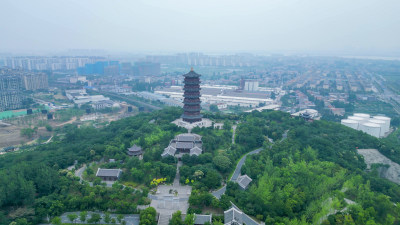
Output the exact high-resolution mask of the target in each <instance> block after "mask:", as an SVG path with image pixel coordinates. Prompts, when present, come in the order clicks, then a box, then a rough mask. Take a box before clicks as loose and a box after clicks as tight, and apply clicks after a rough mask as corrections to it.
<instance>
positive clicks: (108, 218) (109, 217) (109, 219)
mask: <svg viewBox="0 0 400 225" xmlns="http://www.w3.org/2000/svg"><path fill="white" fill-rule="evenodd" d="M104 222H106V223H110V222H111V216H110V213H109V212H106V213H105V215H104Z"/></svg>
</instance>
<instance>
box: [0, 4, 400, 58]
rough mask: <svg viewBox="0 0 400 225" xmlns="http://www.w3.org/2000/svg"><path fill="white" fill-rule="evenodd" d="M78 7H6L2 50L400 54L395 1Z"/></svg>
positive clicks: (0, 11) (2, 11) (2, 15)
mask: <svg viewBox="0 0 400 225" xmlns="http://www.w3.org/2000/svg"><path fill="white" fill-rule="evenodd" d="M73 3H74V4H72V2H63V1H61V2H53V1H48V0H40V1H35V2H31V1H25V0H18V1H5V2H3V7H2V8H1V9H0V19H1V20H0V21H1V22H0V27H1V28H2V30H3V32H2V33H3V35H2V36H1V37H0V43H1V44H0V52H8V53H14V54H39V53H42V52H43V53H52V54H56V53H62V52H66V51H67V50H68V49H104V51H105V52H111V53H143V52H156V53H160V52H192V51H202V52H218V53H232V52H253V53H266V54H268V53H269V54H271V53H281V54H315V55H356V56H394V57H396V56H400V43H399V42H398V41H397V40H399V39H400V31H399V30H400V29H398V28H399V27H398V24H399V22H400V18H399V17H398V16H397V9H399V8H400V3H399V2H397V1H384V2H381V1H376V0H368V1H351V2H349V1H343V0H340V1H324V2H323V3H322V2H320V1H315V0H311V1H307V2H300V1H295V0H291V1H285V2H278V1H258V0H257V1H251V2H246V3H245V2H243V1H225V0H224V1H218V2H214V1H201V2H182V3H180V2H178V1H175V0H173V1H168V2H163V1H156V0H150V1H137V2H128V1H84V2H81V1H73ZM7 21H13V22H12V23H10V22H7ZM27 37H28V38H27Z"/></svg>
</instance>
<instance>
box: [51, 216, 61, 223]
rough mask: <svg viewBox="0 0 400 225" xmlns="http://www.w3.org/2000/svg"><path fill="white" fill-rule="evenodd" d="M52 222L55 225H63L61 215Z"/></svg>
mask: <svg viewBox="0 0 400 225" xmlns="http://www.w3.org/2000/svg"><path fill="white" fill-rule="evenodd" d="M51 223H52V224H54V225H61V218H60V217H58V216H57V217H54V218H53V219H52V220H51Z"/></svg>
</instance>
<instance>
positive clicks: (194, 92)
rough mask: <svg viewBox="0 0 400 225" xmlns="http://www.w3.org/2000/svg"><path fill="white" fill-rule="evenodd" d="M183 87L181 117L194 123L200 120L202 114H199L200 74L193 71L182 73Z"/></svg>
mask: <svg viewBox="0 0 400 225" xmlns="http://www.w3.org/2000/svg"><path fill="white" fill-rule="evenodd" d="M183 77H184V81H183V83H184V87H183V91H184V94H183V97H184V99H183V104H184V106H183V111H184V112H183V115H182V119H183V121H185V122H189V123H195V122H199V121H201V118H202V115H201V114H200V110H201V106H200V103H201V101H200V74H197V73H196V72H194V71H193V68H192V69H191V70H190V72H189V73H187V74H184V75H183Z"/></svg>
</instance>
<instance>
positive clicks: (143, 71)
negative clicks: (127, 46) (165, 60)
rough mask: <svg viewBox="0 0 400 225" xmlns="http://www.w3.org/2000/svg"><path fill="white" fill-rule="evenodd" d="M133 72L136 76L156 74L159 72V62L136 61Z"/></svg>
mask: <svg viewBox="0 0 400 225" xmlns="http://www.w3.org/2000/svg"><path fill="white" fill-rule="evenodd" d="M133 72H134V74H135V75H137V76H158V75H160V74H161V68H160V63H152V62H136V63H135V66H134V67H133Z"/></svg>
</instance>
